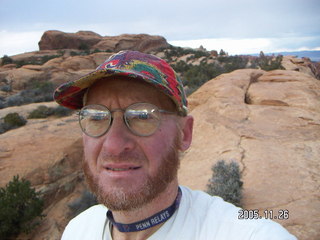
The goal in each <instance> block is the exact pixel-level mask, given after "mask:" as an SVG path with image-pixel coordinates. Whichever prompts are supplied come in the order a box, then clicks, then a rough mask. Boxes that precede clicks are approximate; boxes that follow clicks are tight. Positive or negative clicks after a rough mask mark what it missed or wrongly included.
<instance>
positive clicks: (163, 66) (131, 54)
mask: <svg viewBox="0 0 320 240" xmlns="http://www.w3.org/2000/svg"><path fill="white" fill-rule="evenodd" d="M110 76H127V77H130V78H132V79H141V80H144V81H146V82H148V83H150V84H152V85H154V86H155V87H157V88H158V89H159V90H160V91H162V92H163V93H164V94H166V95H167V96H169V97H170V98H171V99H172V100H173V102H174V103H175V104H176V106H177V110H178V113H179V114H180V115H182V116H186V115H187V113H188V108H187V105H188V103H187V98H186V94H185V92H184V89H183V84H182V81H181V80H180V78H179V77H178V75H177V74H176V72H175V71H174V70H173V69H172V67H171V66H170V65H169V64H168V63H167V62H166V61H164V60H163V59H161V58H158V57H156V56H154V55H150V54H145V53H141V52H137V51H121V52H119V53H117V54H114V55H112V56H111V57H110V58H109V59H107V60H106V61H105V62H104V63H102V64H101V65H100V66H99V67H98V68H97V69H96V70H95V71H93V72H91V73H89V74H87V75H85V76H83V77H81V78H80V79H77V80H74V81H70V82H67V83H64V84H62V85H61V86H59V87H58V88H57V89H56V90H55V92H54V100H55V101H56V102H57V103H58V104H60V105H62V106H65V107H67V108H71V109H80V108H82V107H83V97H84V94H85V93H86V91H87V89H88V88H89V87H90V86H91V85H92V84H93V83H95V82H96V81H97V80H99V79H101V78H106V77H110Z"/></svg>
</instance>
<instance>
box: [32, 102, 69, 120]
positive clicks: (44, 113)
mask: <svg viewBox="0 0 320 240" xmlns="http://www.w3.org/2000/svg"><path fill="white" fill-rule="evenodd" d="M71 113H72V110H71V109H69V108H65V107H62V106H58V107H55V108H52V107H47V106H44V105H41V106H39V107H37V108H36V109H35V110H33V111H32V112H30V113H29V115H28V118H29V119H31V118H33V119H34V118H47V117H49V116H57V117H64V116H69V115H70V114H71Z"/></svg>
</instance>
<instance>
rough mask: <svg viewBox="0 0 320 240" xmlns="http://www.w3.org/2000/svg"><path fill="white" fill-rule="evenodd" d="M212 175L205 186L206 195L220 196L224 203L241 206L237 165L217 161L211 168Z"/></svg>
mask: <svg viewBox="0 0 320 240" xmlns="http://www.w3.org/2000/svg"><path fill="white" fill-rule="evenodd" d="M212 171H213V175H212V178H211V179H210V180H209V184H208V185H207V193H209V194H210V195H213V196H220V197H221V198H223V199H224V200H225V201H227V202H230V203H232V204H234V205H236V206H239V207H240V206H241V199H242V185H243V183H242V181H241V180H240V179H241V173H240V170H239V165H238V164H237V163H236V162H231V163H229V164H226V163H225V161H218V162H217V163H216V164H215V165H214V166H213V167H212Z"/></svg>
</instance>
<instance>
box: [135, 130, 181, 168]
mask: <svg viewBox="0 0 320 240" xmlns="http://www.w3.org/2000/svg"><path fill="white" fill-rule="evenodd" d="M176 134H177V132H176V129H175V128H171V131H170V130H169V129H159V131H158V132H157V133H156V135H154V136H153V137H152V138H150V139H147V140H146V141H144V142H143V143H142V144H141V146H143V149H144V153H145V155H146V156H147V158H148V159H149V161H150V166H151V169H153V168H155V170H157V169H158V167H159V166H160V165H161V162H162V161H163V160H164V157H165V156H167V154H168V152H169V151H171V149H172V147H174V140H175V136H176Z"/></svg>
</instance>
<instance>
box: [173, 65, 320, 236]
mask: <svg viewBox="0 0 320 240" xmlns="http://www.w3.org/2000/svg"><path fill="white" fill-rule="evenodd" d="M189 101H190V107H191V110H192V111H191V114H192V115H193V116H194V118H195V127H194V139H193V144H192V146H191V149H190V150H189V151H188V152H187V153H185V155H184V157H183V159H182V164H181V169H180V174H179V178H180V182H181V183H182V184H184V185H187V186H190V187H191V188H194V189H205V188H206V184H207V183H208V179H209V178H211V176H212V171H211V167H212V166H213V164H215V163H216V162H217V161H218V160H226V161H236V162H238V163H239V165H240V167H241V171H242V175H243V182H244V199H243V203H244V204H243V206H244V208H245V209H259V210H260V213H263V211H264V210H273V211H274V212H277V211H278V210H279V209H288V210H289V213H290V217H289V219H288V220H276V221H278V222H279V223H280V224H282V225H283V226H285V227H286V228H287V229H288V230H289V231H290V232H292V233H293V234H295V235H296V236H297V237H298V238H299V239H305V240H307V239H308V240H311V239H312V240H316V239H319V236H320V235H319V234H320V232H319V229H320V221H319V219H320V200H319V199H320V198H319V197H320V195H319V183H320V178H319V172H320V165H319V158H320V155H319V154H320V152H319V148H320V81H319V80H317V79H315V78H313V77H311V76H310V75H307V74H304V73H299V72H296V71H284V70H276V71H271V72H264V71H261V70H237V71H234V72H232V73H230V74H223V75H220V76H219V77H217V78H216V79H213V80H211V81H209V82H207V83H206V84H204V85H203V86H202V87H201V88H200V89H198V90H197V91H196V92H195V93H194V94H193V95H191V96H190V98H189Z"/></svg>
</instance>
